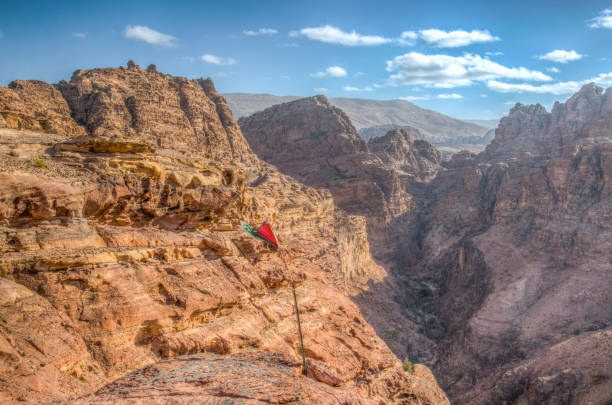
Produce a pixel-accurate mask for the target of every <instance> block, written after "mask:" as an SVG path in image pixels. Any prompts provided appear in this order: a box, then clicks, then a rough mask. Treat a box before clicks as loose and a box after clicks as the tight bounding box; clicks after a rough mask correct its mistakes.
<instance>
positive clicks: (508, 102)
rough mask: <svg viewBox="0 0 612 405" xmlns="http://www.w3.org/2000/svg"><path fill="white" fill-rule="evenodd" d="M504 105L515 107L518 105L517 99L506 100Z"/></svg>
mask: <svg viewBox="0 0 612 405" xmlns="http://www.w3.org/2000/svg"><path fill="white" fill-rule="evenodd" d="M504 105H511V106H513V107H514V106H515V105H516V101H506V102H505V103H504Z"/></svg>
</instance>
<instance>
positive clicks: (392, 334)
mask: <svg viewBox="0 0 612 405" xmlns="http://www.w3.org/2000/svg"><path fill="white" fill-rule="evenodd" d="M399 335H400V330H399V328H391V329H387V332H385V339H386V340H392V341H394V342H397V341H398V339H399Z"/></svg>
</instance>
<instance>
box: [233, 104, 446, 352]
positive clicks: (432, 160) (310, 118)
mask: <svg viewBox="0 0 612 405" xmlns="http://www.w3.org/2000/svg"><path fill="white" fill-rule="evenodd" d="M238 122H239V124H240V126H241V128H242V130H243V133H244V135H245V137H246V139H247V140H248V141H249V144H250V145H251V147H252V148H253V150H254V151H255V153H257V154H258V156H259V157H260V158H262V159H263V160H266V161H267V162H269V163H271V164H274V165H276V166H277V167H278V168H279V169H280V170H281V171H283V172H284V173H286V174H289V175H291V176H293V177H295V178H296V179H298V180H300V181H302V182H304V183H306V184H308V185H311V186H314V187H316V188H319V189H322V188H326V189H329V190H330V191H331V194H332V196H333V198H334V201H335V202H336V204H338V206H340V207H341V208H343V209H344V210H346V211H347V212H349V213H350V214H354V215H359V216H365V217H366V219H367V224H368V239H369V244H370V247H371V250H372V254H373V255H374V257H375V259H376V260H377V262H379V263H381V264H382V265H383V266H385V268H386V269H387V270H390V269H391V267H393V266H395V256H396V255H397V251H398V250H401V249H402V246H403V243H404V241H403V239H404V238H405V237H404V236H403V233H405V232H404V230H403V228H402V227H403V225H404V224H405V223H406V222H408V221H409V220H410V218H412V217H413V216H414V214H415V213H416V212H417V201H418V198H415V195H417V194H420V193H421V192H422V189H423V184H424V182H426V181H429V180H431V178H433V177H434V176H435V173H436V171H437V170H439V169H441V166H440V163H441V158H440V154H439V153H438V152H437V151H436V150H435V148H433V147H432V146H431V145H430V144H429V143H428V142H426V141H423V140H416V139H414V136H418V131H417V130H415V129H412V130H411V133H412V135H411V134H409V133H408V132H406V131H405V130H398V131H391V132H390V133H389V134H387V135H386V136H385V137H384V138H381V140H379V141H377V140H371V141H370V143H369V144H366V143H365V142H364V141H363V140H362V139H361V138H360V137H359V135H358V134H357V131H356V129H355V128H354V127H353V125H352V124H351V121H350V120H349V118H348V117H347V115H346V114H344V113H343V112H342V111H341V110H340V109H338V108H336V107H334V106H333V105H331V103H330V102H329V100H327V98H325V97H324V96H315V97H311V98H304V99H300V100H296V101H292V102H289V103H285V104H280V105H277V106H274V107H270V108H268V109H266V110H264V111H262V112H260V113H256V114H253V115H252V116H250V117H246V118H241V119H240V120H239V121H238ZM413 135H414V136H413ZM398 288H401V286H400V284H399V282H398V281H397V280H396V279H395V278H394V276H393V273H392V272H387V276H386V278H385V280H384V282H380V283H376V285H375V286H373V288H372V289H371V290H370V291H368V292H364V291H355V300H356V301H357V302H359V304H360V306H361V308H362V310H363V311H364V313H365V315H366V317H367V319H368V321H369V322H371V323H372V324H373V325H374V326H375V327H376V329H377V330H378V332H379V333H380V334H381V335H382V336H383V337H385V338H386V341H387V343H388V344H389V345H390V346H391V347H392V348H393V350H394V351H395V353H397V354H398V355H399V356H400V357H410V358H415V357H416V358H419V359H421V361H430V362H432V361H433V358H434V354H433V352H432V347H433V343H432V342H431V341H430V340H429V339H427V338H425V337H424V336H423V335H422V334H421V333H419V332H417V330H418V329H419V327H418V325H416V324H415V323H414V322H413V321H412V320H410V319H408V316H409V315H408V314H406V313H405V312H406V309H405V308H403V305H402V304H401V302H398V300H395V299H394V297H396V296H398V295H401V294H402V293H401V289H400V290H398Z"/></svg>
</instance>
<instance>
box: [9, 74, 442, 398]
mask: <svg viewBox="0 0 612 405" xmlns="http://www.w3.org/2000/svg"><path fill="white" fill-rule="evenodd" d="M41 86H42V85H41ZM51 87H52V88H54V89H55V87H53V86H51ZM24 88H28V85H27V83H26V84H25V85H24ZM58 88H59V89H60V90H61V94H62V95H63V97H65V99H66V100H67V103H66V105H67V106H68V107H69V108H70V112H71V116H72V117H74V118H75V119H76V121H77V122H78V123H79V124H81V125H83V126H84V128H86V130H87V133H88V136H86V137H83V136H81V137H77V138H75V137H73V135H74V134H73V133H71V132H70V131H65V132H62V131H60V133H49V134H47V133H46V132H45V131H42V132H32V131H25V130H22V129H15V128H14V127H13V125H12V124H10V123H9V126H10V127H11V128H9V129H1V130H0V297H1V298H0V356H1V357H2V358H3V359H5V360H6V361H4V360H3V361H2V363H1V366H0V399H1V400H2V401H11V400H18V401H29V402H36V401H54V400H61V399H65V400H69V401H70V402H72V401H74V400H76V398H75V397H77V396H80V397H81V399H79V400H78V401H79V403H140V402H144V401H146V402H155V401H157V402H158V403H165V402H167V401H168V400H170V398H171V399H172V400H173V401H176V402H177V403H188V402H191V401H192V400H193V399H194V398H195V397H196V396H197V397H198V398H199V399H200V400H204V401H208V402H215V403H216V402H219V401H225V400H231V401H237V402H240V401H242V402H243V403H245V404H246V403H253V404H255V403H270V402H276V403H290V402H295V401H300V400H302V401H306V402H308V403H339V404H340V403H354V404H358V403H359V404H362V403H363V404H369V403H372V404H374V403H375V404H381V403H396V402H401V401H403V403H415V404H417V403H430V404H434V403H436V404H437V403H448V401H447V400H446V398H445V396H444V393H443V392H442V391H441V390H440V389H439V388H438V387H437V385H436V383H435V380H434V379H433V377H432V375H431V373H430V372H429V371H428V370H427V369H426V368H425V367H421V366H417V367H415V369H414V373H412V374H411V373H408V372H406V371H404V369H403V367H402V363H401V362H400V360H399V359H397V358H396V357H395V356H394V355H393V353H392V352H391V351H390V350H389V348H388V347H387V345H386V344H385V343H384V342H383V341H382V340H381V339H380V338H379V337H378V336H377V335H376V333H375V332H374V330H373V329H372V327H371V326H370V325H369V324H368V323H367V322H366V321H365V319H364V318H363V316H362V314H361V311H360V310H359V308H358V307H357V306H356V305H355V304H354V303H353V302H352V301H351V300H350V299H349V298H348V296H347V294H348V293H349V292H350V293H354V291H364V290H367V289H368V283H369V282H374V283H377V282H380V280H381V279H382V278H383V277H384V276H385V271H384V269H382V268H381V267H380V266H378V265H376V264H375V263H374V262H373V260H372V258H371V256H370V255H369V246H368V241H367V232H366V229H365V222H364V220H363V218H360V217H355V216H351V215H347V214H346V213H345V212H344V211H342V210H339V209H337V208H336V207H335V205H334V203H333V199H332V197H331V195H330V194H329V193H328V192H327V191H324V190H316V189H312V188H310V187H308V186H305V185H303V184H301V183H298V182H296V181H295V180H294V179H292V178H290V177H288V176H285V175H283V174H281V173H279V172H278V171H277V170H276V169H275V168H274V167H272V166H269V165H267V164H264V163H262V162H260V161H259V160H258V159H257V158H256V157H255V156H254V155H252V154H251V152H250V149H249V147H248V145H247V143H246V141H245V140H244V138H242V135H241V133H240V129H239V128H238V126H237V125H236V124H235V122H233V120H232V118H231V113H230V112H229V110H228V108H227V105H225V103H224V101H223V98H222V97H220V96H219V95H218V94H216V92H215V90H214V87H213V86H212V83H211V82H210V81H189V80H186V79H181V78H173V77H171V76H168V75H164V74H161V73H158V72H156V70H155V69H153V68H150V69H147V71H144V70H142V69H140V68H138V67H137V66H136V65H135V64H133V63H132V64H130V65H129V66H128V68H127V69H125V68H119V69H95V70H92V71H77V72H75V74H74V75H73V79H72V80H71V82H68V83H66V82H63V83H60V84H59V85H58ZM6 94H8V96H6ZM54 94H56V95H57V94H59V93H54ZM13 96H15V93H14V92H10V91H5V90H4V89H3V93H2V96H1V97H2V98H1V100H0V101H1V102H2V103H4V104H3V105H12V104H11V103H12V101H11V100H14V97H13ZM28 97H33V96H32V95H31V94H30V95H29V96H28ZM58 97H59V96H58ZM22 99H25V98H22ZM33 99H36V98H33ZM37 102H38V103H39V104H40V105H44V103H47V102H49V101H48V100H45V99H41V100H38V101H37ZM32 103H34V102H33V101H32ZM58 114H59V113H58ZM62 117H64V115H62ZM17 127H18V128H21V127H19V126H17ZM33 129H35V130H37V131H40V130H41V128H38V127H36V128H33ZM362 144H363V143H362ZM363 146H364V147H365V144H363ZM265 219H268V220H271V221H272V223H273V226H274V228H275V231H276V233H277V236H278V238H279V240H280V243H281V245H282V246H283V249H284V250H285V251H286V252H287V253H288V255H289V257H291V258H292V262H291V264H290V266H289V268H286V267H285V266H284V265H283V263H282V261H281V259H280V258H279V256H278V254H277V253H275V252H273V251H270V250H269V249H268V248H266V246H264V245H263V244H262V242H259V241H257V240H256V239H254V238H252V237H250V236H249V235H247V234H246V233H245V232H244V231H242V230H241V229H240V224H241V223H249V224H251V225H253V226H256V225H257V224H259V223H261V222H262V221H263V220H265ZM292 282H293V283H295V286H296V288H295V291H296V294H297V297H298V300H299V303H300V316H301V318H302V329H303V332H304V343H305V348H306V358H307V362H308V365H309V368H310V370H311V371H312V374H313V376H314V380H310V379H308V378H307V377H305V376H303V372H304V370H302V369H301V354H300V351H299V345H298V341H299V340H298V331H297V325H296V321H295V312H294V306H293V295H292V291H291V289H290V288H289V286H290V284H291V283H292ZM116 379H118V380H117V381H115V382H112V381H113V380H116ZM94 391H96V393H95V394H90V395H86V394H88V393H92V392H94Z"/></svg>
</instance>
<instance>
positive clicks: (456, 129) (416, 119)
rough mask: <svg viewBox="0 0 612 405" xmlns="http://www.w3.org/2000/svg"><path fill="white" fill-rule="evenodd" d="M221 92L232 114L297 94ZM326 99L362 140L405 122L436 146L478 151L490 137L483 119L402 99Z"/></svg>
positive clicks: (237, 115) (239, 114)
mask: <svg viewBox="0 0 612 405" xmlns="http://www.w3.org/2000/svg"><path fill="white" fill-rule="evenodd" d="M223 96H224V97H225V98H226V99H227V103H228V105H229V106H230V108H231V109H232V111H233V112H234V117H235V118H240V117H244V116H248V115H251V114H253V113H255V112H258V111H263V110H264V109H266V108H268V107H271V106H273V105H275V104H281V103H286V102H289V101H294V100H297V99H299V98H301V97H297V96H274V95H271V94H246V93H227V94H224V95H223ZM329 101H330V102H331V104H333V105H334V106H336V107H338V108H340V109H341V110H342V111H344V112H345V113H346V114H347V115H348V117H349V118H350V120H351V122H352V124H353V125H354V126H355V128H357V129H358V130H359V133H360V135H361V137H362V138H363V139H364V140H366V141H367V140H368V139H370V138H372V137H375V136H382V135H384V134H385V133H387V131H389V130H390V129H393V128H405V127H408V126H410V127H414V128H416V129H418V130H419V131H421V133H422V134H423V135H424V137H425V139H427V140H429V141H430V142H432V143H433V144H435V145H436V146H452V147H453V148H456V147H457V146H458V145H461V147H462V148H465V149H470V150H474V151H480V150H482V149H483V148H484V146H485V145H486V144H487V143H488V142H489V140H490V137H489V136H486V133H487V131H488V129H489V128H490V125H491V123H489V122H488V121H485V122H487V123H488V125H487V126H481V125H477V124H474V123H470V122H465V121H461V120H458V119H455V118H451V117H448V116H446V115H444V114H440V113H438V112H436V111H432V110H427V109H424V108H421V107H419V106H417V105H415V104H413V103H411V102H408V101H404V100H387V101H380V100H368V99H359V98H331V99H329ZM470 145H475V146H474V147H471V146H470Z"/></svg>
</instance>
